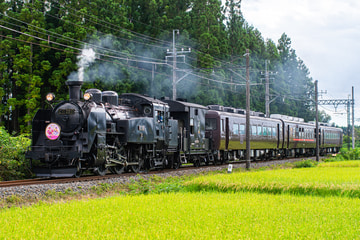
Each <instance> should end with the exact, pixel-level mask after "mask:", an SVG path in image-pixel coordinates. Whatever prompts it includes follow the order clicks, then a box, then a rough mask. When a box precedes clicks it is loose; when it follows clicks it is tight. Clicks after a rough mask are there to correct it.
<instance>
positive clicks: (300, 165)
mask: <svg viewBox="0 0 360 240" xmlns="http://www.w3.org/2000/svg"><path fill="white" fill-rule="evenodd" d="M318 164H319V163H318V162H316V161H315V160H312V159H307V160H303V161H299V162H295V163H294V166H295V168H310V167H316V166H317V165H318Z"/></svg>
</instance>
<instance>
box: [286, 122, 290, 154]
mask: <svg viewBox="0 0 360 240" xmlns="http://www.w3.org/2000/svg"><path fill="white" fill-rule="evenodd" d="M286 135H287V136H286V141H287V143H286V148H289V145H290V125H289V124H288V125H287V128H286Z"/></svg>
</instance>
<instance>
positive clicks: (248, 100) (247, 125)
mask: <svg viewBox="0 0 360 240" xmlns="http://www.w3.org/2000/svg"><path fill="white" fill-rule="evenodd" d="M245 55H246V169H250V71H249V68H250V57H249V49H246V53H245Z"/></svg>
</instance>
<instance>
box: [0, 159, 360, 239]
mask: <svg viewBox="0 0 360 240" xmlns="http://www.w3.org/2000/svg"><path fill="white" fill-rule="evenodd" d="M359 170H360V168H359V165H357V162H352V161H349V162H342V163H341V164H339V163H337V162H334V163H323V164H320V165H318V166H317V167H315V168H302V169H287V170H282V169H279V170H265V171H254V172H237V173H232V174H216V175H211V174H210V175H206V176H199V177H195V178H192V179H190V180H189V179H188V180H184V186H185V187H183V188H176V191H177V192H170V193H161V194H145V195H144V194H135V195H117V196H113V197H107V198H98V199H88V200H81V201H80V200H74V201H69V202H60V203H52V204H48V203H38V204H36V205H34V206H31V207H23V208H18V207H13V208H9V209H2V210H0V225H1V226H2V227H1V231H0V239H359V238H360V199H359V197H358V195H357V194H358V191H359V189H360V177H359V174H358V173H359V172H360V171H359ZM178 182H179V181H178V180H177V184H178ZM271 189H275V190H271ZM327 189H333V190H332V191H330V190H327ZM150 192H151V191H150Z"/></svg>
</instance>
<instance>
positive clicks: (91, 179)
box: [0, 157, 315, 196]
mask: <svg viewBox="0 0 360 240" xmlns="http://www.w3.org/2000/svg"><path fill="white" fill-rule="evenodd" d="M302 159H303V158H292V159H285V160H270V161H269V160H268V161H255V162H254V161H253V162H252V163H251V164H252V167H254V168H257V167H263V166H271V165H278V164H282V163H286V162H294V161H299V160H302ZM307 159H313V160H314V159H315V157H309V158H307ZM230 163H231V164H233V166H234V168H241V167H245V161H236V162H230ZM227 166H228V165H227V164H223V165H209V166H202V167H200V168H199V167H193V166H182V167H181V168H179V169H176V170H175V169H162V170H156V171H150V172H145V173H141V174H140V175H141V176H144V177H146V176H147V175H160V176H180V175H186V174H193V173H198V172H205V171H216V170H222V169H226V168H227ZM137 175H139V174H136V173H123V174H120V175H116V174H108V175H105V176H93V175H89V176H83V177H80V178H36V179H26V180H15V181H4V182H0V196H1V189H3V188H11V187H21V186H29V185H40V186H45V185H52V186H53V184H57V185H60V184H65V185H66V184H74V183H79V184H81V183H86V182H87V183H90V184H93V185H96V184H98V183H101V182H104V181H113V180H112V179H116V178H121V179H125V180H124V181H128V179H130V178H134V177H136V176H137ZM115 181H116V180H115ZM69 186H70V185H69Z"/></svg>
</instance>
